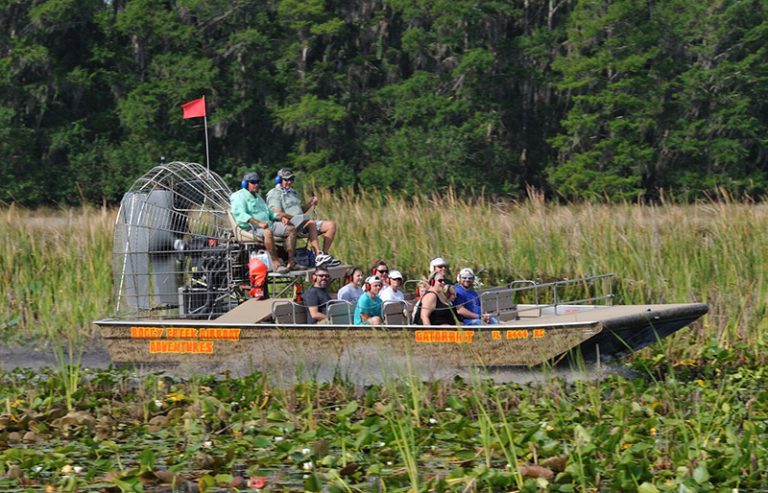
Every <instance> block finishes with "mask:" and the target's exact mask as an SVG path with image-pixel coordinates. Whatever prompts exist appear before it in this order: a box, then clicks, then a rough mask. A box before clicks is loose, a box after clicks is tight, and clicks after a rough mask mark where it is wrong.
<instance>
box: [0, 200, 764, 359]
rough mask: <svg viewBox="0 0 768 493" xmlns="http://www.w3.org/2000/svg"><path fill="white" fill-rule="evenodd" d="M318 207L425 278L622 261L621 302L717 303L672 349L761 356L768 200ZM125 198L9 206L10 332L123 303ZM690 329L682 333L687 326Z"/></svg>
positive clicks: (571, 273) (348, 240)
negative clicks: (118, 222) (118, 258)
mask: <svg viewBox="0 0 768 493" xmlns="http://www.w3.org/2000/svg"><path fill="white" fill-rule="evenodd" d="M319 195H320V208H319V215H320V217H322V218H332V219H334V220H336V221H337V222H338V224H339V234H338V238H337V241H336V243H335V244H334V246H333V252H332V253H334V254H335V255H336V256H337V257H340V258H342V259H344V260H345V261H347V262H349V263H356V264H360V265H363V266H368V265H369V264H370V263H371V262H373V261H374V260H375V259H378V258H383V259H386V260H387V261H388V262H389V264H390V267H395V268H398V269H400V270H402V271H404V273H405V275H406V277H408V278H411V279H414V278H420V277H424V276H425V275H426V270H427V266H428V263H429V260H430V259H431V258H433V257H435V256H442V257H445V258H447V259H448V260H449V262H450V263H451V268H452V271H453V272H456V271H457V270H458V268H460V267H462V266H470V267H473V268H474V269H475V270H479V269H483V273H482V274H481V277H482V280H483V282H484V283H485V285H494V284H499V283H502V282H507V281H510V280H513V279H540V280H552V279H562V278H574V277H578V276H585V275H590V274H597V273H607V272H614V273H616V274H617V276H618V279H619V281H618V284H617V285H616V286H615V294H616V295H617V302H618V303H644V302H657V303H671V302H688V301H703V302H705V303H707V304H709V306H710V309H711V311H710V313H709V315H708V316H707V317H706V318H705V319H704V322H703V323H698V324H696V325H695V326H694V327H695V328H694V330H692V331H687V332H686V333H685V335H684V336H683V337H682V338H683V339H685V340H684V342H682V343H681V344H670V345H669V346H668V347H667V352H668V355H669V356H672V355H674V354H677V355H678V356H681V355H685V354H687V353H688V350H689V348H691V347H695V346H698V345H701V344H703V343H705V342H706V341H709V340H710V339H712V338H717V339H718V340H719V344H720V345H721V346H722V347H730V346H732V345H734V344H737V343H745V344H746V345H747V346H748V347H750V348H751V352H752V357H754V358H760V357H762V356H761V351H760V348H761V347H763V346H764V344H765V342H766V340H765V335H766V333H767V330H768V319H767V318H766V315H767V314H768V268H766V259H768V206H766V205H764V204H753V203H737V202H732V201H729V200H721V201H718V202H714V201H713V202H708V203H699V204H691V205H677V204H672V203H661V204H659V205H653V206H650V205H633V204H618V205H600V204H581V205H570V206H561V205H555V204H551V203H548V202H546V201H544V200H542V199H541V198H540V197H538V196H535V195H534V196H532V197H531V198H530V199H529V200H527V201H525V202H521V203H510V202H496V201H493V200H490V199H484V198H470V199H464V198H459V197H457V196H456V195H455V194H452V193H446V194H445V195H442V196H432V197H415V198H411V199H402V198H398V197H394V196H390V195H385V194H378V193H365V192H363V193H354V194H353V193H350V192H337V193H335V194H334V195H331V194H330V193H327V192H326V193H320V194H319ZM114 217H115V211H114V210H108V209H103V208H81V209H68V210H38V211H29V210H22V209H19V208H16V207H10V208H6V209H4V210H2V211H0V281H2V282H0V299H2V300H4V302H5V307H6V308H5V309H4V311H3V313H2V315H0V317H1V318H0V337H2V338H9V337H28V336H40V335H45V334H62V333H69V331H75V332H76V333H77V334H84V335H90V334H91V333H92V331H93V328H92V325H91V321H92V320H94V319H96V318H99V317H102V316H107V315H109V314H110V312H111V310H112V301H111V300H112V281H111V250H112V228H113V222H114ZM678 337H680V336H678Z"/></svg>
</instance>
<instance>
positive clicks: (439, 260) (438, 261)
mask: <svg viewBox="0 0 768 493" xmlns="http://www.w3.org/2000/svg"><path fill="white" fill-rule="evenodd" d="M438 265H448V262H446V261H445V259H444V258H442V257H437V258H433V259H432V262H430V263H429V272H435V267H437V266H438Z"/></svg>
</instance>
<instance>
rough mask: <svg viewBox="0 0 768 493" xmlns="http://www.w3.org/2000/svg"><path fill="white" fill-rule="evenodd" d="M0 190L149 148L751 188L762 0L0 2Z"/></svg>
mask: <svg viewBox="0 0 768 493" xmlns="http://www.w3.org/2000/svg"><path fill="white" fill-rule="evenodd" d="M0 6H1V8H0V100H1V101H2V105H1V106H0V156H2V157H1V158H0V183H2V186H0V203H3V202H4V203H11V202H15V203H19V204H22V205H30V206H34V205H44V204H61V205H66V204H81V203H97V204H101V203H107V204H111V203H115V202H117V201H119V199H120V196H121V195H122V193H123V191H125V190H126V189H127V188H128V187H129V185H130V184H131V183H132V182H133V181H134V180H135V179H136V178H137V177H138V176H140V175H141V174H143V173H144V172H145V171H147V170H148V169H150V168H151V167H152V166H154V165H156V164H157V163H159V162H160V161H161V159H162V157H165V159H167V160H168V161H171V160H184V161H196V162H201V163H204V162H205V161H204V160H205V150H204V144H203V142H204V138H203V120H202V119H190V120H183V119H182V112H181V108H180V104H182V103H184V102H186V101H189V100H192V99H196V98H199V97H201V96H205V97H206V100H207V103H208V124H209V133H210V146H211V150H210V153H211V157H212V164H211V168H212V169H213V170H214V171H216V172H218V173H219V174H221V175H223V176H224V177H225V178H227V179H228V180H229V181H231V182H236V181H237V180H239V176H240V174H241V173H242V172H243V171H245V170H249V169H257V170H259V171H261V172H262V173H264V174H265V175H266V176H273V174H274V172H275V170H276V169H278V168H280V167H283V166H288V167H292V168H293V169H294V170H295V171H298V172H300V173H301V176H302V179H303V180H306V181H307V182H309V181H314V182H315V183H316V184H317V185H318V186H321V187H329V188H331V189H335V188H340V187H355V186H359V187H365V188H366V189H378V190H386V191H388V192H391V193H395V194H404V195H410V194H414V193H430V192H435V191H439V190H441V189H444V188H447V187H451V186H453V187H455V188H456V189H457V191H458V192H459V193H460V194H479V193H484V194H486V195H491V196H498V197H509V198H518V197H522V196H524V195H525V192H526V188H527V187H534V188H536V189H538V190H541V191H544V192H545V193H546V194H547V195H548V196H549V197H559V198H563V199H566V200H573V199H575V200H582V199H588V200H594V199H597V200H605V199H608V200H638V199H642V200H648V199H650V200H653V199H654V198H656V197H658V196H659V195H660V194H663V193H667V192H671V193H672V194H673V195H674V196H675V197H677V198H680V199H683V200H690V199H695V198H699V197H703V196H707V195H709V194H711V193H723V192H726V193H729V194H731V195H736V196H747V195H749V196H752V197H761V196H763V195H764V194H765V193H766V191H768V131H767V130H768V54H767V53H766V50H767V49H768V48H767V47H768V2H766V1H765V0H702V1H698V2H690V1H688V0H655V1H654V0H614V1H608V0H514V1H497V0H358V1H343V0H0Z"/></svg>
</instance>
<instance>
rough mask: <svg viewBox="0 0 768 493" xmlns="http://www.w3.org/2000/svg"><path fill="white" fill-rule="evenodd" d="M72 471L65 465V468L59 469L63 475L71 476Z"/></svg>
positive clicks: (70, 467)
mask: <svg viewBox="0 0 768 493" xmlns="http://www.w3.org/2000/svg"><path fill="white" fill-rule="evenodd" d="M73 471H74V469H73V468H72V466H70V465H69V464H67V465H66V466H64V467H62V468H61V472H62V473H63V474H72V472H73Z"/></svg>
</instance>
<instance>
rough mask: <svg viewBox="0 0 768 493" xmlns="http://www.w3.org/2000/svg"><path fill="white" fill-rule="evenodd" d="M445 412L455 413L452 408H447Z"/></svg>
mask: <svg viewBox="0 0 768 493" xmlns="http://www.w3.org/2000/svg"><path fill="white" fill-rule="evenodd" d="M445 410H446V411H448V412H451V411H453V409H452V408H450V407H446V408H445Z"/></svg>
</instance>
